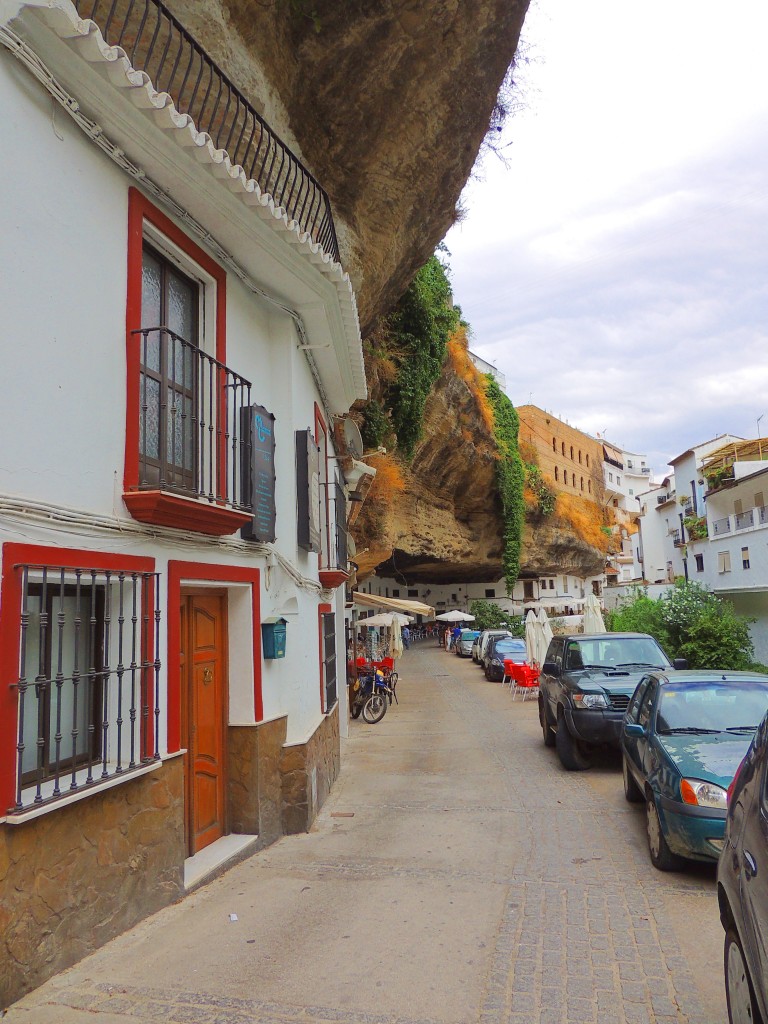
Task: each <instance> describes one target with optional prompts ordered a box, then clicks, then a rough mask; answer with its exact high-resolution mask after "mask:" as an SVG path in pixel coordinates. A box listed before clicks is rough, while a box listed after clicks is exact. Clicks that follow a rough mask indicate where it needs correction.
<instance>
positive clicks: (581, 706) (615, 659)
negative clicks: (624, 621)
mask: <svg viewBox="0 0 768 1024" xmlns="http://www.w3.org/2000/svg"><path fill="white" fill-rule="evenodd" d="M673 667H674V668H686V667H687V665H686V662H685V661H684V660H683V659H678V660H677V661H676V662H675V663H674V666H673V664H672V662H671V661H670V660H669V658H668V657H667V656H666V654H665V653H664V651H663V650H662V649H661V647H659V645H658V643H657V642H656V641H655V640H654V639H653V637H652V636H648V634H647V633H592V634H583V633H575V634H572V635H567V636H556V637H553V639H552V640H551V641H550V644H549V648H548V649H547V656H546V658H545V659H544V664H543V665H542V671H541V678H540V679H539V722H540V723H541V730H542V733H543V736H544V743H545V745H546V746H548V747H557V753H558V756H559V758H560V761H561V763H562V765H563V767H564V768H565V769H567V770H568V771H581V770H582V769H584V768H588V767H589V764H590V750H591V748H593V747H594V746H596V745H600V744H606V743H607V744H608V745H609V746H612V747H616V748H618V746H619V738H620V735H621V724H622V719H623V717H624V712H625V711H626V710H627V707H628V706H629V700H630V697H631V696H632V694H633V693H634V690H635V687H636V686H637V684H638V682H639V681H640V678H641V677H642V676H643V675H645V674H646V673H647V672H648V671H650V670H651V669H654V668H658V669H662V670H664V671H666V670H671V669H672V668H673Z"/></svg>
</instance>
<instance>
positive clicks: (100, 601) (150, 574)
mask: <svg viewBox="0 0 768 1024" xmlns="http://www.w3.org/2000/svg"><path fill="white" fill-rule="evenodd" d="M158 592H159V579H158V575H157V573H156V572H155V562H154V559H152V558H141V557H136V556H130V555H122V554H116V553H113V552H101V551H84V550H80V549H69V548H54V547H44V546H38V545H31V544H17V543H7V544H4V545H3V552H2V582H1V583H0V812H3V811H5V810H11V811H17V812H24V811H27V810H29V809H30V808H33V807H37V806H42V805H44V804H48V803H54V802H56V801H57V800H60V799H61V798H63V797H66V796H68V795H70V794H76V793H78V792H82V791H84V790H85V789H89V788H93V786H94V784H98V783H99V782H105V781H107V780H110V779H112V778H114V777H117V776H120V777H128V776H130V774H131V773H132V772H133V771H136V770H138V769H140V768H143V767H144V766H146V765H147V764H148V763H149V762H151V761H154V760H158V759H159V756H160V755H159V749H158V747H159V744H158V738H159V737H158V731H157V723H158V721H159V716H160V710H161V707H160V705H161V700H162V694H161V691H160V676H159V673H160V662H159V660H158V659H157V657H156V652H157V650H158V634H159V628H160V613H159V593H158Z"/></svg>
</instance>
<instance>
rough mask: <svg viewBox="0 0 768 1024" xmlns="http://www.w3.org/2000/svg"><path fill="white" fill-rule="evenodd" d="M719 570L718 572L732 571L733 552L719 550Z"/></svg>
mask: <svg viewBox="0 0 768 1024" xmlns="http://www.w3.org/2000/svg"><path fill="white" fill-rule="evenodd" d="M717 571H718V572H730V571H731V552H730V551H718V553H717Z"/></svg>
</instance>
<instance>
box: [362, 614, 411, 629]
mask: <svg viewBox="0 0 768 1024" xmlns="http://www.w3.org/2000/svg"><path fill="white" fill-rule="evenodd" d="M395 622H398V623H400V625H401V626H404V625H405V623H406V622H413V619H412V617H411V616H410V615H403V614H402V613H401V612H379V613H378V615H371V617H370V618H368V619H358V625H359V626H389V627H390V629H391V628H392V626H393V624H394V623H395Z"/></svg>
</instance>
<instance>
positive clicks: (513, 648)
mask: <svg viewBox="0 0 768 1024" xmlns="http://www.w3.org/2000/svg"><path fill="white" fill-rule="evenodd" d="M494 651H495V652H496V654H511V653H522V654H525V643H524V642H523V641H522V640H497V641H496V643H495V644H494Z"/></svg>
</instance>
